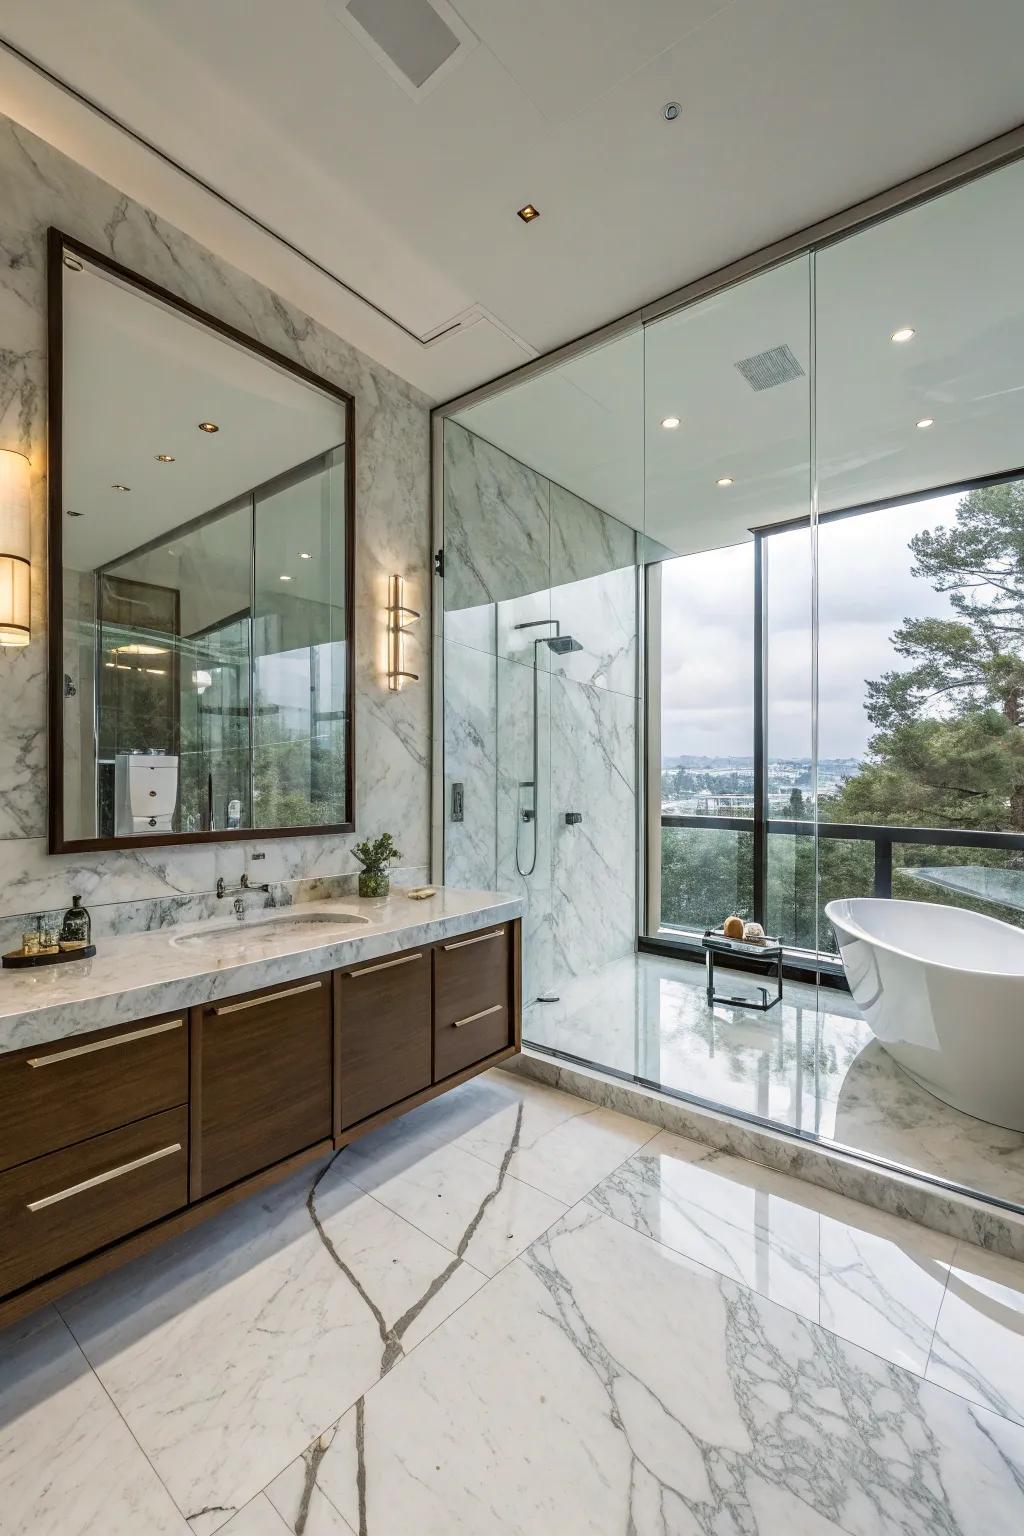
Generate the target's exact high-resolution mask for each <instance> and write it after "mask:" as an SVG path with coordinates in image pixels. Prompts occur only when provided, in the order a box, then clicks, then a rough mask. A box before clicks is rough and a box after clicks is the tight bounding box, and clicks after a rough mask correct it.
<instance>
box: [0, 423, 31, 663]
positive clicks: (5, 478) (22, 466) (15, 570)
mask: <svg viewBox="0 0 1024 1536" xmlns="http://www.w3.org/2000/svg"><path fill="white" fill-rule="evenodd" d="M29 541H30V532H29V466H28V459H26V457H25V455H24V454H23V453H15V452H14V451H13V449H10V448H3V449H0V645H28V642H29V639H30V637H31V597H30V590H31V578H32V567H31V564H30V562H29V556H30V552H31V550H30V542H29Z"/></svg>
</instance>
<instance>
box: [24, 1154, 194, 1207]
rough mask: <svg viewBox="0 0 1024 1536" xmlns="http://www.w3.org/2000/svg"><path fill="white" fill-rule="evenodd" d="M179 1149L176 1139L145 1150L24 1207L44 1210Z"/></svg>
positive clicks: (168, 1155) (32, 1201)
mask: <svg viewBox="0 0 1024 1536" xmlns="http://www.w3.org/2000/svg"><path fill="white" fill-rule="evenodd" d="M180 1151H181V1142H180V1141H176V1142H174V1144H173V1146H170V1147H161V1148H160V1150H159V1152H147V1153H146V1155H145V1157H136V1158H133V1159H132V1161H131V1162H130V1163H122V1164H121V1166H120V1168H110V1169H108V1170H107V1172H106V1173H97V1174H94V1175H93V1177H92V1178H91V1179H83V1180H82V1182H81V1184H71V1185H69V1187H68V1188H67V1189H59V1190H58V1191H57V1193H56V1194H55V1195H44V1196H43V1198H42V1199H41V1200H30V1201H29V1203H28V1206H27V1207H26V1209H28V1210H30V1211H41V1210H44V1209H45V1207H46V1206H48V1205H56V1204H57V1202H58V1201H59V1200H70V1199H71V1196H72V1195H80V1194H81V1193H82V1192H83V1190H86V1189H95V1188H96V1186H97V1184H109V1182H110V1180H111V1179H120V1178H121V1177H122V1176H123V1175H124V1174H126V1173H134V1172H135V1170H136V1168H145V1166H146V1164H147V1163H155V1162H157V1161H158V1160H159V1159H160V1158H161V1157H171V1156H172V1155H173V1153H175V1152H180Z"/></svg>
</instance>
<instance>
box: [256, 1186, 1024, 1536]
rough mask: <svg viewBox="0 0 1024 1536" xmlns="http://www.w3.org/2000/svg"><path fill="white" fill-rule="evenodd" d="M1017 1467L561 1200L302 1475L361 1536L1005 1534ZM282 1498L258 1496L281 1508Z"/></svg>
mask: <svg viewBox="0 0 1024 1536" xmlns="http://www.w3.org/2000/svg"><path fill="white" fill-rule="evenodd" d="M1022 1473H1024V1431H1022V1430H1021V1428H1020V1427H1019V1426H1017V1425H1013V1424H1011V1423H1009V1422H1008V1421H1006V1420H1004V1419H1001V1418H999V1417H998V1416H997V1415H995V1414H991V1413H987V1412H985V1411H984V1410H980V1409H975V1408H973V1407H972V1406H971V1405H969V1404H967V1403H965V1402H964V1401H963V1400H962V1399H960V1398H958V1397H955V1396H954V1395H952V1394H950V1393H945V1392H942V1391H941V1390H939V1389H937V1388H935V1387H932V1386H930V1385H928V1384H927V1383H925V1382H924V1381H922V1380H921V1378H920V1377H919V1376H915V1375H912V1374H911V1373H910V1372H907V1371H904V1370H901V1369H900V1368H899V1367H898V1366H895V1365H892V1364H890V1363H889V1362H886V1361H883V1360H881V1359H879V1358H878V1357H877V1356H876V1355H873V1354H871V1353H869V1352H868V1351H866V1350H862V1349H859V1348H857V1347H856V1346H855V1345H852V1344H848V1343H845V1342H844V1341H842V1340H840V1339H838V1338H836V1337H835V1336H834V1335H832V1334H830V1333H828V1332H827V1331H826V1330H824V1329H822V1328H819V1327H817V1326H816V1325H815V1324H813V1323H810V1322H808V1321H807V1320H805V1319H803V1318H800V1317H797V1316H796V1315H795V1314H793V1313H791V1312H788V1311H786V1310H785V1309H783V1308H780V1307H776V1306H774V1305H773V1304H772V1303H771V1302H769V1301H766V1300H765V1299H764V1298H763V1297H761V1296H759V1295H758V1294H757V1293H756V1292H754V1291H752V1290H750V1289H748V1288H747V1287H744V1286H742V1285H738V1284H736V1283H735V1282H733V1281H731V1280H728V1279H725V1278H724V1277H721V1276H717V1275H714V1274H712V1273H711V1272H709V1271H699V1270H696V1269H694V1268H692V1267H690V1266H689V1265H688V1264H687V1262H686V1261H685V1260H683V1259H681V1258H680V1257H679V1256H678V1255H675V1254H672V1253H671V1252H670V1251H669V1250H668V1249H666V1248H664V1247H663V1246H662V1245H660V1244H658V1243H655V1242H652V1241H650V1240H649V1239H648V1238H645V1237H642V1236H640V1235H639V1234H636V1233H633V1232H630V1231H629V1230H628V1229H627V1228H625V1227H623V1226H622V1225H620V1224H619V1223H617V1222H615V1221H613V1220H611V1219H610V1218H608V1217H606V1216H602V1215H600V1214H599V1213H598V1212H596V1211H593V1210H588V1209H587V1208H586V1207H578V1208H577V1209H576V1210H574V1211H573V1212H571V1213H569V1214H568V1215H567V1216H566V1217H564V1218H563V1219H562V1220H561V1221H559V1222H558V1223H556V1224H555V1225H554V1226H553V1227H552V1228H551V1230H550V1231H548V1232H547V1233H546V1234H545V1235H544V1236H543V1237H542V1238H540V1239H539V1240H538V1241H537V1242H536V1243H535V1244H533V1246H532V1247H531V1248H530V1249H529V1250H528V1251H527V1253H526V1254H524V1255H523V1256H522V1258H520V1259H517V1260H516V1261H515V1262H514V1263H512V1264H511V1265H509V1266H508V1268H507V1269H505V1270H504V1271H503V1272H502V1273H501V1274H500V1275H499V1276H498V1277H497V1278H496V1279H495V1280H493V1281H492V1282H491V1283H490V1284H489V1285H488V1286H487V1287H485V1288H484V1289H483V1290H481V1291H479V1292H477V1294H476V1295H475V1296H474V1297H473V1298H471V1299H470V1301H469V1302H467V1303H466V1305H465V1306H463V1307H462V1308H460V1310H459V1312H458V1313H456V1314H455V1315H454V1316H453V1317H451V1318H449V1319H448V1321H447V1322H446V1323H445V1324H443V1325H442V1326H441V1327H440V1328H439V1330H438V1331H437V1333H436V1334H434V1335H433V1336H432V1337H431V1338H430V1339H428V1340H427V1341H426V1342H425V1343H424V1344H423V1345H422V1346H421V1347H420V1348H419V1349H418V1350H417V1351H416V1352H415V1354H414V1355H412V1356H410V1358H409V1359H408V1360H406V1361H405V1362H403V1364H402V1365H401V1367H400V1368H398V1369H397V1370H395V1371H394V1372H392V1373H391V1374H390V1375H389V1376H388V1377H387V1378H386V1380H383V1381H382V1382H381V1383H380V1384H379V1385H378V1386H377V1387H375V1388H374V1389H373V1390H372V1391H371V1392H369V1393H368V1394H367V1395H366V1398H365V1401H364V1403H363V1404H362V1406H361V1409H360V1410H359V1411H358V1412H357V1411H354V1410H350V1411H349V1412H348V1413H347V1414H346V1415H345V1416H344V1417H343V1418H342V1420H341V1421H340V1423H339V1424H338V1426H337V1429H336V1430H335V1432H334V1433H333V1435H332V1437H331V1440H330V1443H329V1445H328V1448H327V1450H326V1452H325V1453H324V1455H323V1457H322V1459H321V1460H320V1462H319V1465H318V1467H317V1475H316V1483H317V1487H318V1489H319V1491H320V1493H321V1494H322V1495H323V1497H324V1499H325V1500H326V1501H328V1502H329V1504H330V1505H331V1506H332V1507H333V1508H334V1509H335V1510H336V1511H338V1512H339V1513H340V1514H341V1515H342V1516H343V1518H344V1519H345V1520H347V1521H348V1523H349V1525H350V1526H351V1528H352V1529H353V1530H356V1531H359V1532H362V1533H366V1536H373V1533H375V1532H381V1533H385V1532H392V1531H399V1530H411V1529H416V1530H417V1531H420V1532H423V1533H425V1536H441V1533H442V1532H443V1533H452V1532H456V1533H463V1532H465V1533H466V1536H480V1533H481V1532H498V1531H501V1532H513V1531H514V1532H529V1533H531V1536H532V1533H537V1536H541V1533H545V1536H546V1533H547V1532H550V1531H562V1530H564V1531H587V1532H592V1533H608V1536H611V1533H616V1536H617V1533H619V1532H622V1531H628V1532H631V1533H635V1536H655V1533H668V1532H671V1533H683V1532H687V1533H689V1532H700V1533H704V1536H723V1533H724V1536H740V1533H742V1536H777V1533H778V1532H779V1531H780V1530H783V1529H785V1530H789V1531H793V1532H795V1533H797V1536H823V1533H825V1532H835V1533H839V1532H847V1533H851V1536H877V1533H878V1532H879V1531H881V1530H890V1529H891V1530H899V1531H901V1532H906V1533H913V1536H936V1533H944V1536H954V1533H955V1536H968V1533H972V1536H973V1533H977V1536H982V1533H984V1536H997V1533H999V1536H1010V1532H1012V1531H1013V1530H1015V1528H1016V1525H1017V1523H1018V1522H1019V1520H1020V1518H1021V1513H1022V1508H1024V1503H1022V1500H1024V1491H1022V1490H1024V1481H1022ZM296 1488H297V1477H296V1475H295V1473H294V1472H292V1471H291V1469H289V1471H288V1472H286V1473H284V1474H283V1475H282V1477H281V1478H280V1479H278V1480H277V1481H276V1482H275V1483H273V1484H271V1486H270V1489H269V1490H268V1496H269V1497H270V1498H271V1500H272V1501H273V1502H274V1503H275V1505H276V1507H277V1508H279V1509H280V1510H282V1512H283V1513H284V1514H285V1516H286V1518H288V1515H289V1512H290V1510H291V1509H292V1508H293V1507H294V1505H293V1502H292V1501H293V1500H294V1496H295V1491H296ZM328 1528H329V1527H328Z"/></svg>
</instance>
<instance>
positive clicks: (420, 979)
mask: <svg viewBox="0 0 1024 1536" xmlns="http://www.w3.org/2000/svg"><path fill="white" fill-rule="evenodd" d="M338 996H339V1007H340V1011H341V1019H340V1039H341V1060H340V1063H339V1066H340V1092H341V1125H342V1129H345V1128H347V1127H348V1126H350V1125H355V1124H356V1123H357V1122H358V1121H360V1120H365V1119H366V1117H367V1116H368V1115H373V1114H376V1113H377V1111H378V1110H381V1109H387V1108H389V1107H390V1105H392V1104H398V1103H399V1102H400V1101H401V1100H402V1099H407V1098H408V1097H409V1095H410V1094H413V1093H418V1092H419V1090H420V1089H421V1088H426V1087H428V1086H429V1084H430V952H429V950H425V949H424V950H410V951H409V953H408V954H404V955H395V956H393V957H392V958H390V959H388V960H369V961H367V962H366V963H365V964H362V965H354V966H353V967H352V968H351V970H347V971H343V972H342V973H341V976H340V979H339V992H338Z"/></svg>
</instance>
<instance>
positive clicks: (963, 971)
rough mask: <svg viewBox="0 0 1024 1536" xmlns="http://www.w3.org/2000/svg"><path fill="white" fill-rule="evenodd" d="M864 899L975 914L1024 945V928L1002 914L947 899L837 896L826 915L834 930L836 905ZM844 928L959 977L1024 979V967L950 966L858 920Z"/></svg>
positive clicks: (904, 957) (905, 957) (880, 946)
mask: <svg viewBox="0 0 1024 1536" xmlns="http://www.w3.org/2000/svg"><path fill="white" fill-rule="evenodd" d="M864 901H877V902H885V903H886V905H891V904H896V905H899V906H901V907H921V908H924V909H926V910H928V911H929V912H934V911H935V909H936V907H941V908H943V909H944V910H945V911H947V912H969V913H970V915H971V916H972V917H980V918H981V919H982V920H983V921H984V922H986V923H994V924H995V926H996V927H997V928H1005V929H1006V930H1007V931H1008V932H1009V933H1012V934H1014V935H1015V937H1016V941H1017V942H1018V943H1021V944H1024V929H1022V928H1017V927H1015V926H1014V924H1013V923H1006V922H1004V921H1003V919H1002V918H1001V917H989V915H988V913H987V912H971V909H970V908H969V907H954V906H951V905H950V904H949V903H948V902H944V901H906V900H904V898H903V897H901V896H837V897H835V898H834V899H833V900H832V901H829V902H826V904H825V916H826V917H827V918H828V920H829V922H830V923H831V924H832V928H833V930H835V929H836V923H835V921H834V919H833V917H832V908H833V907H838V906H840V905H841V904H842V903H851V904H852V903H854V902H864ZM842 927H843V928H844V929H845V930H846V931H847V932H853V934H854V936H855V937H856V938H858V939H861V940H863V942H864V943H866V944H874V945H875V946H876V948H878V949H884V950H887V951H888V952H889V954H891V955H898V956H899V957H900V959H901V960H911V961H913V963H914V964H915V965H931V966H935V967H936V968H937V969H938V970H942V971H949V972H950V973H951V974H954V975H959V976H992V977H999V978H1000V979H1003V980H1005V979H1007V978H1012V977H1018V978H1019V979H1020V980H1021V982H1024V966H1022V967H1021V969H1020V970H1015V971H993V970H987V969H985V968H984V967H983V966H977V965H971V966H966V965H951V964H950V963H949V961H948V960H939V959H933V958H932V957H931V956H929V955H918V954H915V953H914V951H913V950H912V949H901V948H900V946H899V945H898V944H892V943H890V942H889V941H888V940H886V939H880V938H878V937H876V935H875V934H872V933H869V932H868V930H867V929H866V928H864V927H863V926H862V925H861V924H860V923H858V922H856V921H855V920H852V919H851V920H848V921H846V920H844V921H843V923H842ZM836 938H837V939H838V938H839V934H838V932H837V933H836ZM842 948H843V946H842V944H840V945H839V952H840V956H842ZM844 969H845V966H844Z"/></svg>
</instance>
